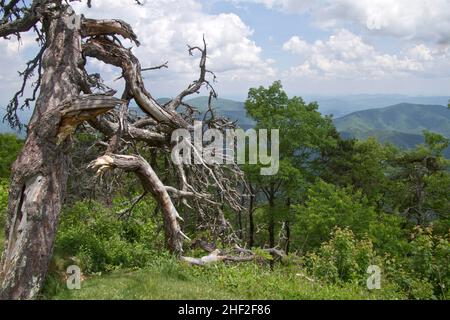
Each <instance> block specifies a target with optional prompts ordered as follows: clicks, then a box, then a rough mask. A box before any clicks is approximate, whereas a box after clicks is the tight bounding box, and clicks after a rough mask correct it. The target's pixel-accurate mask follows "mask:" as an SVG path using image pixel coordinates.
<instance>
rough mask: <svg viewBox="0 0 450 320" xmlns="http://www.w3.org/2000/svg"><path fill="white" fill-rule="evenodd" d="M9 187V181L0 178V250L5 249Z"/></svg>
mask: <svg viewBox="0 0 450 320" xmlns="http://www.w3.org/2000/svg"><path fill="white" fill-rule="evenodd" d="M8 189H9V184H8V181H7V180H6V179H2V178H0V252H1V250H2V249H3V240H4V239H3V234H4V232H3V230H4V228H5V219H6V209H7V207H8Z"/></svg>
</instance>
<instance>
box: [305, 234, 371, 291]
mask: <svg viewBox="0 0 450 320" xmlns="http://www.w3.org/2000/svg"><path fill="white" fill-rule="evenodd" d="M379 263H380V261H379V259H377V258H376V254H375V251H374V249H373V244H372V242H371V241H370V240H369V239H368V238H365V239H362V240H357V239H356V238H355V235H354V234H353V232H352V231H351V230H349V229H340V228H336V229H335V230H334V231H333V232H332V234H331V239H330V241H328V242H325V243H323V244H322V245H321V246H320V248H319V249H318V250H317V251H316V252H310V253H308V254H307V255H306V257H305V265H306V266H307V269H308V270H309V271H310V273H311V274H312V275H314V276H316V277H318V278H320V279H323V280H325V281H328V282H331V283H339V282H354V281H359V282H360V283H361V284H364V283H365V281H366V279H367V273H366V271H367V268H368V267H369V266H370V265H377V264H379Z"/></svg>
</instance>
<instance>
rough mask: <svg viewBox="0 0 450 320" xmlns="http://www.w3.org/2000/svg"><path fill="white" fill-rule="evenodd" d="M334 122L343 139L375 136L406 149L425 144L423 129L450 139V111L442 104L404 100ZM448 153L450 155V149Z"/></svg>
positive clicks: (355, 113)
mask: <svg viewBox="0 0 450 320" xmlns="http://www.w3.org/2000/svg"><path fill="white" fill-rule="evenodd" d="M334 124H335V126H336V128H337V130H338V131H339V132H340V133H341V136H342V137H344V138H356V139H360V140H365V139H367V138H368V137H375V138H377V139H378V140H379V141H380V142H390V143H392V144H394V145H396V146H398V147H400V148H404V149H410V148H414V147H415V146H417V145H419V144H422V143H424V137H423V131H424V130H428V131H431V132H435V133H439V134H442V135H443V136H445V137H447V138H450V110H449V109H448V108H447V107H444V106H439V105H419V104H409V103H401V104H397V105H394V106H390V107H387V108H381V109H370V110H365V111H358V112H354V113H352V114H349V115H347V116H344V117H342V118H338V119H335V120H334ZM445 154H446V156H447V157H450V148H449V149H448V150H446V152H445Z"/></svg>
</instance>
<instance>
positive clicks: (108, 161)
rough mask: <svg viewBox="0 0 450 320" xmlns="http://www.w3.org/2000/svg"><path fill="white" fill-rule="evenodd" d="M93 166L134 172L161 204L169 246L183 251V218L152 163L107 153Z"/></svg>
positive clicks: (176, 251) (135, 157)
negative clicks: (180, 221)
mask: <svg viewBox="0 0 450 320" xmlns="http://www.w3.org/2000/svg"><path fill="white" fill-rule="evenodd" d="M91 167H92V168H94V169H96V170H97V171H98V173H99V174H101V173H103V172H104V171H105V170H109V169H112V168H118V169H121V170H124V171H129V172H134V173H135V174H136V175H137V176H138V178H139V180H140V181H141V183H142V186H143V187H144V190H145V191H146V192H149V193H151V194H152V195H153V197H154V198H155V199H156V200H157V201H158V203H159V204H160V205H161V211H162V213H163V219H164V231H165V238H166V242H167V246H168V248H169V249H170V250H171V251H172V252H175V253H177V254H181V253H182V252H183V233H182V232H181V228H180V225H179V223H178V220H179V219H181V218H180V216H179V214H178V211H177V209H176V208H175V206H174V205H173V203H172V200H171V198H170V196H169V192H168V191H167V188H168V187H166V186H165V185H164V184H163V183H162V181H161V180H160V179H159V177H158V175H157V174H156V172H155V171H154V170H153V168H152V167H151V166H150V164H149V163H148V162H147V161H146V160H145V159H144V158H142V157H138V156H124V155H114V154H107V155H105V156H103V157H101V158H98V159H97V160H95V161H94V162H93V163H92V164H91Z"/></svg>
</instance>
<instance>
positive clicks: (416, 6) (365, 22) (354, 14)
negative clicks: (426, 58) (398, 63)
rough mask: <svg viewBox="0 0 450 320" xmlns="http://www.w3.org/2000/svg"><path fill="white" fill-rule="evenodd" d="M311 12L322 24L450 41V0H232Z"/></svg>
mask: <svg viewBox="0 0 450 320" xmlns="http://www.w3.org/2000/svg"><path fill="white" fill-rule="evenodd" d="M229 1H231V2H235V3H237V2H249V3H260V4H263V5H265V6H266V7H268V8H271V9H278V10H282V11H284V12H288V13H300V14H303V13H308V14H311V15H312V17H313V19H314V20H315V22H316V24H318V25H319V26H321V27H323V28H331V29H334V28H336V27H349V26H352V27H355V26H356V27H360V28H362V29H365V30H367V31H369V32H371V33H376V34H383V35H391V36H397V37H401V38H406V39H415V40H421V41H433V42H439V43H449V42H450V1H449V0H432V1H430V0H357V1H355V0H314V1H313V0H301V1H299V0H229Z"/></svg>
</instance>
